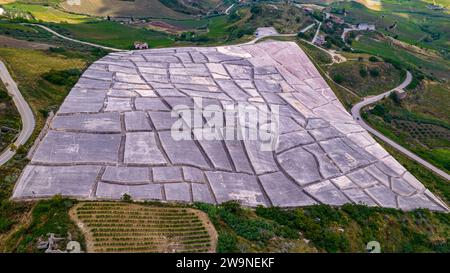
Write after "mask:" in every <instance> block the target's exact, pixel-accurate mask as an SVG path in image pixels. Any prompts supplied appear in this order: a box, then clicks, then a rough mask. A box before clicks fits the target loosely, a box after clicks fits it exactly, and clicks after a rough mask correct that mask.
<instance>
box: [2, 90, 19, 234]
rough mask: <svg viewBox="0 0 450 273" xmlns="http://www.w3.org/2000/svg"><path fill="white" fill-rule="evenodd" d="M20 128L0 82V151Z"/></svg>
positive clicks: (12, 103) (10, 101) (13, 108)
mask: <svg viewBox="0 0 450 273" xmlns="http://www.w3.org/2000/svg"><path fill="white" fill-rule="evenodd" d="M20 128H21V121H20V115H19V112H18V111H17V108H16V106H15V105H14V102H13V100H12V98H11V96H10V95H9V94H8V91H7V90H6V87H5V86H4V84H3V82H2V81H0V151H3V150H4V149H6V147H8V146H9V145H10V144H11V143H12V142H13V141H14V139H15V137H16V135H17V134H18V133H19V132H20ZM0 230H1V224H0Z"/></svg>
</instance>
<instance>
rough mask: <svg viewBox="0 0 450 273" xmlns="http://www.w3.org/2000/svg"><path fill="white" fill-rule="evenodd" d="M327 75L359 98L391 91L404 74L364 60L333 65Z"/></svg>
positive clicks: (380, 63)
mask: <svg viewBox="0 0 450 273" xmlns="http://www.w3.org/2000/svg"><path fill="white" fill-rule="evenodd" d="M329 74H330V76H331V77H332V78H333V79H334V81H335V82H337V83H339V84H341V85H343V86H345V87H347V88H349V89H351V90H352V91H353V92H355V93H356V94H358V95H359V96H361V97H365V96H368V95H377V94H380V93H383V92H386V91H388V90H391V89H392V88H394V87H396V86H398V85H399V84H400V83H401V82H402V81H403V79H404V72H403V71H402V70H400V69H396V68H395V67H394V66H393V65H392V64H389V63H385V62H382V61H379V62H370V61H366V60H364V59H361V60H358V61H347V62H344V63H339V64H334V65H332V66H331V67H330V68H329Z"/></svg>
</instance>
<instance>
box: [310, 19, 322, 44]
mask: <svg viewBox="0 0 450 273" xmlns="http://www.w3.org/2000/svg"><path fill="white" fill-rule="evenodd" d="M321 26H322V22H319V26H318V27H317V30H316V34H314V38H313V39H312V41H311V43H313V44H315V43H316V40H317V36H318V35H319V31H320V27H321Z"/></svg>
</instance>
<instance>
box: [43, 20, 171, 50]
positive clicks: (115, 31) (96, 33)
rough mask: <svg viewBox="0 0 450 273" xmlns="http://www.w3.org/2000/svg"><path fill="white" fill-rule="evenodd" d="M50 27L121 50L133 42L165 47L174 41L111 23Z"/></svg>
mask: <svg viewBox="0 0 450 273" xmlns="http://www.w3.org/2000/svg"><path fill="white" fill-rule="evenodd" d="M51 27H52V28H53V29H54V30H56V31H58V32H59V33H61V34H65V35H69V36H71V37H73V38H76V39H80V40H83V41H88V42H92V43H98V44H101V45H105V46H110V47H116V48H123V49H131V48H132V47H133V44H134V42H135V41H141V42H147V43H148V44H149V46H150V47H167V46H172V45H173V44H174V39H173V38H171V36H169V35H168V34H166V33H163V32H157V31H154V30H148V29H144V28H137V27H130V26H126V25H122V24H120V23H117V22H111V21H98V22H91V23H85V24H58V25H52V26H51Z"/></svg>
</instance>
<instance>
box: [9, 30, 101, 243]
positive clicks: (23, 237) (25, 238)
mask: <svg viewBox="0 0 450 273" xmlns="http://www.w3.org/2000/svg"><path fill="white" fill-rule="evenodd" d="M6 26H8V25H6ZM20 30H21V31H22V32H15V31H18V30H17V28H10V29H9V31H10V32H11V33H15V34H20V35H23V34H24V32H25V33H26V32H28V31H29V33H34V34H36V35H37V36H36V37H41V36H39V35H38V34H39V32H37V31H36V32H34V31H33V30H32V29H30V28H27V27H21V28H20ZM46 41H47V42H49V43H50V42H53V39H51V38H47V39H46ZM55 42H56V43H57V44H58V45H60V41H55ZM67 48H70V49H71V51H70V52H68V51H61V50H59V52H60V53H58V54H57V53H51V52H48V51H38V50H30V49H11V48H1V49H0V58H1V59H2V60H3V61H4V62H5V63H6V64H7V66H8V68H9V70H10V73H11V74H12V76H13V78H14V79H15V80H16V82H17V83H18V85H19V89H20V90H21V92H22V94H23V95H24V97H25V99H26V100H27V101H28V102H29V103H30V105H31V108H32V110H33V112H34V114H35V117H36V121H37V122H36V129H35V132H34V134H33V136H32V138H31V139H30V140H29V141H28V142H27V144H26V145H25V146H24V148H23V149H19V150H18V153H17V154H16V155H15V156H14V157H13V158H12V159H11V160H10V161H8V162H7V163H6V164H5V165H3V166H0V251H3V250H4V249H5V247H6V246H7V249H9V250H11V251H12V250H15V251H26V250H29V247H30V244H31V242H30V238H31V237H30V235H29V234H30V233H32V232H35V231H36V230H40V231H42V234H46V233H47V228H49V229H51V230H52V231H55V232H60V231H65V230H67V229H72V228H73V227H69V226H68V223H69V222H67V221H66V220H67V219H68V215H67V214H65V212H64V211H66V209H65V208H62V207H61V206H59V205H56V204H52V203H51V202H50V203H49V202H48V201H40V202H38V203H37V205H36V203H34V202H31V203H30V202H11V201H9V198H10V196H11V193H12V189H13V187H14V184H15V182H16V181H17V178H18V177H19V175H20V173H21V171H22V169H23V168H24V167H25V165H26V164H27V163H28V160H27V159H26V153H27V150H28V149H29V148H30V146H31V145H32V143H33V142H34V139H35V138H36V136H37V134H38V133H39V132H40V130H41V128H42V126H43V124H44V121H45V117H44V115H43V114H42V110H47V109H49V107H50V106H53V107H58V106H59V104H60V103H61V102H62V100H63V98H64V97H65V95H66V94H67V93H68V91H69V90H70V88H71V87H72V85H73V81H70V82H67V83H66V84H62V85H55V84H52V83H50V82H48V81H46V80H44V79H43V77H42V76H43V74H44V73H46V72H49V71H51V70H52V69H54V70H55V71H63V70H67V69H73V68H79V69H83V68H84V67H86V65H87V64H88V63H89V62H91V61H92V60H93V59H94V58H98V55H96V54H98V52H96V51H95V52H93V51H90V50H91V49H89V50H86V49H85V48H73V47H72V45H70V46H68V47H67ZM80 50H82V51H80ZM72 80H73V79H72ZM33 207H34V212H33V218H32V219H33V221H31V220H32V219H31V218H30V216H31V211H32V209H33ZM67 210H68V208H67ZM62 212H64V213H62ZM47 213H48V214H47ZM30 221H31V222H30ZM30 224H31V225H30ZM30 230H32V231H30ZM16 232H20V234H16V235H14V236H13V237H14V239H11V237H10V236H12V235H13V234H15V233H16ZM42 234H40V235H42ZM63 235H64V234H63ZM72 235H74V236H76V234H75V233H73V234H72ZM11 240H12V241H11Z"/></svg>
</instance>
